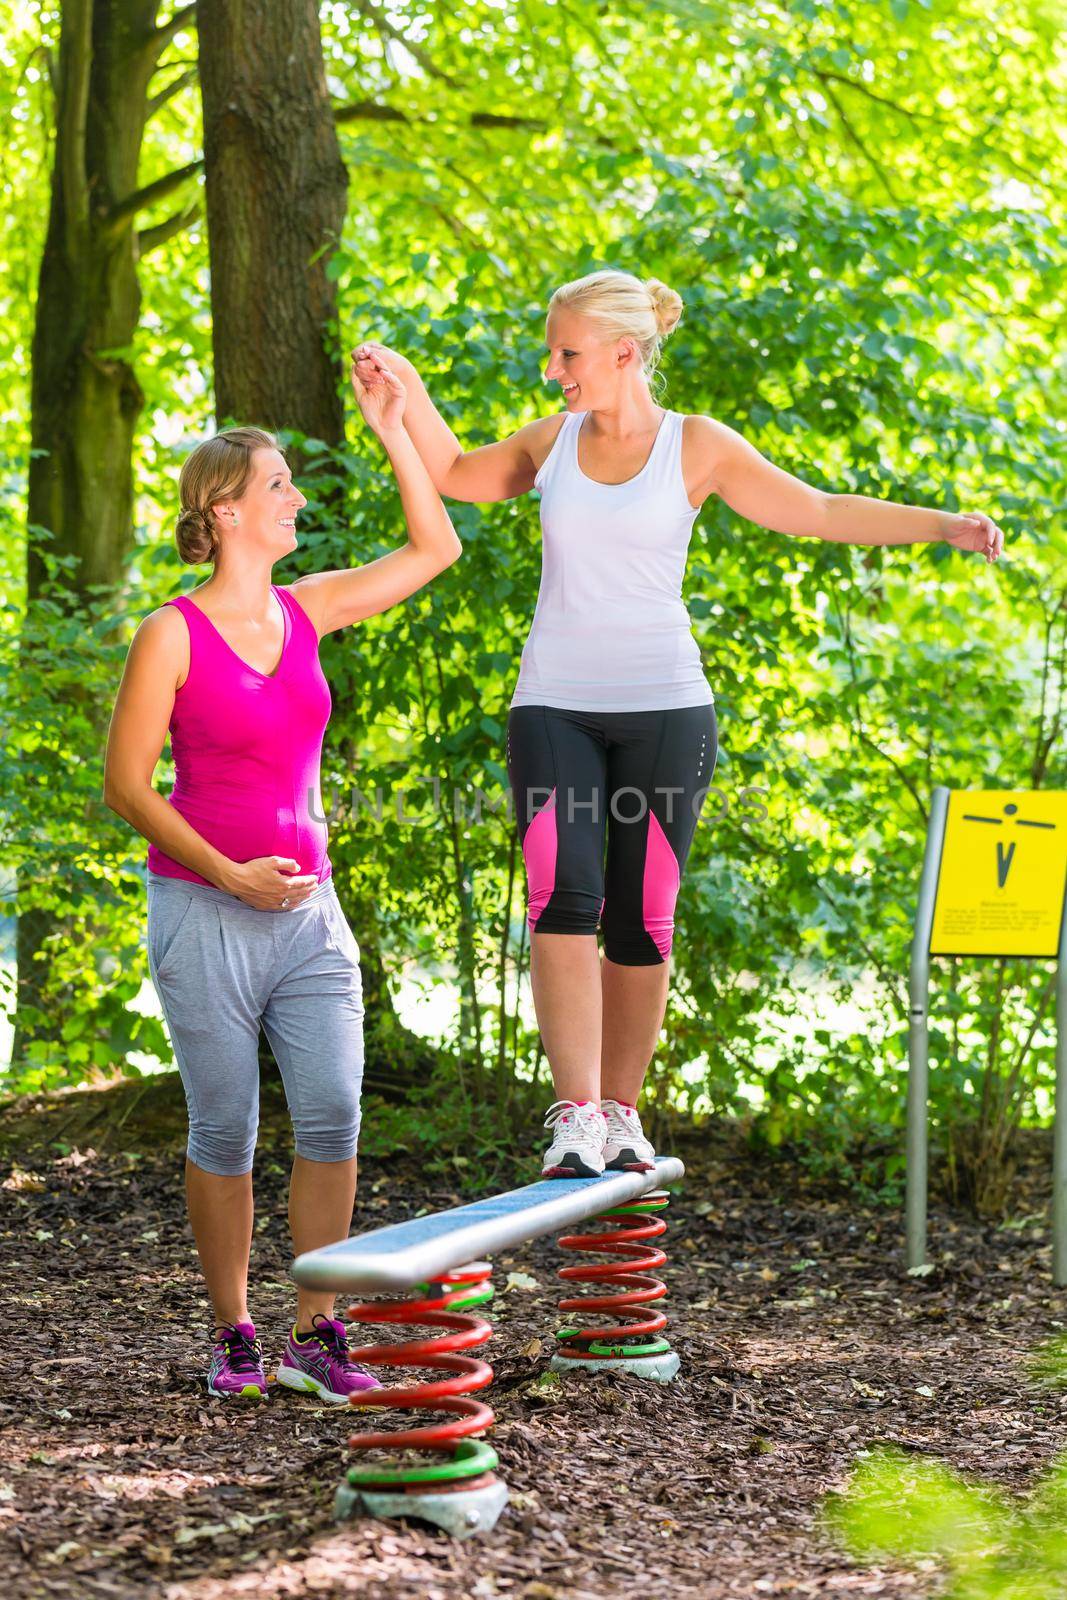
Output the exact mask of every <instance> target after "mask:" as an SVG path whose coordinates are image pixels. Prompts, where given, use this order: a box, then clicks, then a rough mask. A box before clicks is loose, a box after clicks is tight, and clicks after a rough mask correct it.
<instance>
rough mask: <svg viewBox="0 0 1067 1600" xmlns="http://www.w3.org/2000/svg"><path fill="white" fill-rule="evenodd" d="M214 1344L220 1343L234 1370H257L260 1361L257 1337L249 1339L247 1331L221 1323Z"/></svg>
mask: <svg viewBox="0 0 1067 1600" xmlns="http://www.w3.org/2000/svg"><path fill="white" fill-rule="evenodd" d="M215 1343H216V1344H221V1345H222V1346H223V1348H224V1349H225V1351H226V1357H227V1360H228V1361H229V1363H230V1366H231V1367H232V1368H233V1370H234V1372H257V1371H258V1370H259V1366H260V1363H261V1361H262V1359H263V1358H262V1355H261V1352H260V1348H259V1340H258V1339H250V1338H249V1337H248V1334H247V1333H242V1332H241V1331H240V1329H239V1328H235V1327H234V1326H233V1324H232V1323H229V1322H227V1323H223V1324H222V1326H221V1327H220V1328H219V1332H218V1336H217V1338H216V1340H215Z"/></svg>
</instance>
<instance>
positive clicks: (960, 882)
mask: <svg viewBox="0 0 1067 1600" xmlns="http://www.w3.org/2000/svg"><path fill="white" fill-rule="evenodd" d="M1065 891H1067V793H1064V792H1062V791H1051V790H1048V791H1047V790H1041V789H1023V790H1018V791H1011V792H1010V791H992V792H985V793H978V792H973V791H969V790H958V791H950V790H948V789H947V788H945V787H944V786H943V785H938V787H937V788H936V789H935V790H934V792H933V796H932V800H931V806H930V822H929V826H928V828H927V834H926V851H925V854H924V857H923V869H922V878H921V880H920V883H919V902H918V906H917V908H916V914H915V935H914V938H913V940H912V946H911V969H910V974H909V1006H910V1016H909V1025H908V1131H907V1195H906V1200H905V1228H906V1234H907V1261H908V1269H909V1271H910V1270H912V1269H914V1268H916V1267H921V1266H923V1265H924V1263H925V1261H926V1200H927V1187H928V1183H927V1139H928V1132H927V1101H928V1076H929V1032H928V1028H929V998H930V957H931V956H932V955H935V956H984V957H989V956H1023V957H1033V958H1035V959H1039V958H1044V959H1046V960H1047V959H1051V960H1054V961H1055V962H1056V963H1057V972H1056V1107H1055V1140H1054V1151H1053V1167H1052V1276H1053V1281H1054V1282H1055V1283H1056V1284H1057V1285H1059V1286H1062V1285H1064V1284H1067V914H1065Z"/></svg>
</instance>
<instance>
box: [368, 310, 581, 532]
mask: <svg viewBox="0 0 1067 1600" xmlns="http://www.w3.org/2000/svg"><path fill="white" fill-rule="evenodd" d="M355 362H356V372H357V373H358V374H360V376H361V377H362V376H367V377H369V376H370V374H371V373H372V372H373V371H374V370H375V368H376V367H377V366H379V365H380V364H383V363H384V364H386V365H387V366H389V367H392V369H393V370H394V371H395V372H397V373H399V375H400V377H401V379H402V380H403V383H404V387H405V388H406V389H407V392H408V402H407V409H406V411H405V413H404V424H405V427H406V428H407V431H408V434H409V435H410V438H411V442H412V444H413V445H414V446H415V448H416V450H417V451H418V452H419V455H420V456H421V457H422V459H423V461H424V462H425V464H426V470H427V472H428V473H429V474H430V477H431V478H432V479H433V484H434V488H435V489H436V490H437V492H438V494H443V495H447V496H448V498H449V499H450V500H472V501H477V502H479V503H480V504H482V505H488V504H489V503H490V502H492V501H495V500H515V499H517V498H518V496H519V495H521V494H526V493H527V492H528V491H529V490H530V489H532V488H533V482H534V476H535V474H536V472H537V468H538V466H539V465H540V462H541V460H542V459H543V457H544V456H545V454H547V448H548V445H549V444H550V442H551V438H552V436H553V433H554V431H555V429H556V428H557V427H558V425H559V424H558V419H557V418H555V417H539V418H538V419H537V421H536V422H528V423H527V424H526V426H525V427H522V428H519V429H517V430H516V432H515V433H512V434H509V435H508V437H507V438H506V439H501V440H500V441H499V443H497V444H486V445H482V446H480V447H479V448H478V449H477V450H464V449H463V446H462V445H461V444H460V442H459V440H458V439H457V438H456V436H455V434H454V433H453V432H452V429H451V428H450V427H449V426H448V423H447V422H446V421H445V419H444V417H443V416H442V415H441V413H440V412H439V411H438V409H437V407H436V406H435V405H434V403H433V401H432V400H431V399H430V396H429V394H428V393H427V390H426V385H425V384H424V383H423V381H422V379H421V378H420V377H419V374H418V373H417V372H416V370H415V368H414V367H413V366H412V364H411V362H410V361H409V360H408V359H407V357H406V356H402V355H400V354H399V353H398V352H397V351H396V350H390V349H388V348H387V347H386V346H385V345H383V344H376V343H375V342H374V341H373V340H367V341H366V342H365V343H363V344H361V345H358V346H357V347H356V350H355Z"/></svg>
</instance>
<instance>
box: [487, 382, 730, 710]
mask: <svg viewBox="0 0 1067 1600" xmlns="http://www.w3.org/2000/svg"><path fill="white" fill-rule="evenodd" d="M587 415H588V413H587V412H584V411H574V412H568V414H567V415H566V416H565V417H564V419H563V426H562V427H561V428H560V430H559V433H558V434H557V435H556V439H555V442H554V444H553V446H552V449H551V450H550V451H549V453H548V455H547V456H546V458H545V461H544V464H543V466H542V467H541V470H540V471H539V472H538V474H537V476H536V478H535V479H534V487H535V488H536V489H539V490H540V492H541V533H542V555H541V587H540V591H539V593H538V596H537V607H536V610H535V611H534V616H533V622H532V624H531V626H530V633H529V636H528V638H527V640H526V645H525V647H524V649H523V652H522V663H521V665H520V667H519V679H518V683H517V684H516V686H515V693H514V695H513V696H512V701H511V703H512V705H513V706H522V705H547V706H559V707H561V708H562V709H563V710H566V711H659V710H673V709H674V708H676V707H678V706H696V705H709V704H714V700H715V697H714V695H713V694H712V692H711V686H710V684H709V683H708V680H707V679H706V678H705V676H704V671H703V668H702V666H701V661H700V650H699V648H698V646H697V642H696V640H695V639H694V637H693V633H692V629H691V626H690V622H689V613H688V612H687V611H686V609H685V606H684V604H683V603H682V578H683V575H684V573H685V563H686V556H687V555H688V552H689V536H690V534H691V533H692V530H693V523H694V521H695V519H696V515H697V508H695V507H693V506H692V505H690V503H689V497H688V496H687V494H686V492H685V480H684V478H683V477H682V422H683V418H682V416H681V414H680V413H679V412H677V411H666V412H665V413H664V415H663V418H662V421H661V422H660V426H659V432H658V433H657V434H656V439H655V443H654V444H653V446H652V452H651V454H650V455H649V458H648V460H647V461H646V462H645V465H644V466H643V467H642V468H641V471H640V472H639V473H637V475H636V476H635V477H633V478H628V479H627V481H626V482H625V483H598V482H597V481H596V479H594V478H587V477H586V475H585V473H584V472H583V471H582V470H581V468H580V467H579V465H578V430H579V429H580V427H581V425H582V423H583V421H584V420H585V417H586V416H587Z"/></svg>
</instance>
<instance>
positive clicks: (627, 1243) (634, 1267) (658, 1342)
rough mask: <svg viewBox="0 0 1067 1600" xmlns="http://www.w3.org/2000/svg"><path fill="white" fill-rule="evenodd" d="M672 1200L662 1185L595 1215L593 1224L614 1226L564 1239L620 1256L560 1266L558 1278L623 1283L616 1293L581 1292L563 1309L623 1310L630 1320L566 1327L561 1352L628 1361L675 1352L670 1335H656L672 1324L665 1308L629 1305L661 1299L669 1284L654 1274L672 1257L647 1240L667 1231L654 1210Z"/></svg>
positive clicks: (570, 1246)
mask: <svg viewBox="0 0 1067 1600" xmlns="http://www.w3.org/2000/svg"><path fill="white" fill-rule="evenodd" d="M669 1200H670V1195H669V1194H667V1192H666V1191H665V1190H661V1189H657V1190H655V1191H653V1192H652V1193H649V1194H645V1195H641V1197H640V1198H639V1199H637V1200H630V1201H628V1202H626V1203H625V1204H624V1205H621V1206H614V1207H612V1209H611V1210H610V1211H604V1212H601V1214H600V1215H599V1216H597V1217H593V1218H592V1219H591V1221H592V1222H594V1223H601V1224H604V1223H607V1224H609V1225H610V1226H609V1231H607V1232H598V1233H568V1234H564V1235H563V1237H562V1238H561V1239H560V1240H559V1247H560V1249H561V1250H582V1251H589V1252H593V1253H596V1254H597V1255H610V1256H613V1257H615V1258H616V1259H615V1260H612V1261H599V1262H588V1263H586V1264H585V1265H583V1266H576V1267H561V1268H560V1269H559V1273H558V1276H559V1277H561V1278H564V1279H566V1280H567V1281H569V1282H580V1283H596V1284H608V1283H610V1284H616V1285H618V1292H616V1293H614V1294H585V1295H576V1296H572V1297H571V1298H569V1299H566V1300H561V1301H560V1302H559V1309H560V1310H561V1311H568V1312H573V1311H580V1312H583V1313H588V1312H591V1311H610V1312H615V1313H616V1315H618V1314H619V1313H622V1315H624V1316H625V1317H626V1318H627V1319H628V1320H626V1321H625V1322H622V1321H618V1320H616V1321H614V1322H607V1323H599V1324H598V1325H597V1326H596V1327H591V1328H590V1327H584V1328H561V1329H560V1330H559V1331H558V1332H557V1334H556V1338H557V1339H558V1340H559V1341H560V1343H561V1345H562V1349H561V1350H560V1352H559V1353H560V1355H561V1356H563V1357H565V1358H566V1359H567V1360H569V1361H600V1362H603V1361H612V1360H618V1361H623V1360H627V1359H629V1360H633V1359H634V1358H635V1357H640V1356H655V1355H662V1354H664V1353H665V1352H667V1351H669V1350H670V1345H669V1344H668V1343H667V1341H666V1339H660V1338H658V1337H657V1335H658V1334H660V1333H661V1332H662V1330H663V1329H664V1328H665V1327H666V1326H667V1318H666V1317H665V1316H664V1314H663V1312H662V1311H651V1312H646V1313H644V1314H642V1313H641V1312H638V1311H631V1310H630V1307H637V1306H641V1305H646V1304H647V1303H648V1302H649V1301H651V1300H660V1299H662V1297H663V1296H664V1295H665V1294H666V1293H667V1286H666V1284H665V1283H663V1282H661V1281H660V1279H659V1278H654V1277H650V1276H649V1274H650V1273H651V1272H653V1271H654V1270H655V1269H656V1268H658V1267H662V1266H663V1265H664V1263H665V1262H666V1260H667V1257H666V1256H665V1255H664V1253H663V1251H662V1250H660V1249H658V1248H657V1247H656V1246H655V1245H650V1244H648V1243H647V1242H646V1241H647V1240H650V1239H658V1238H659V1237H660V1235H661V1234H663V1233H666V1231H667V1224H666V1222H665V1221H664V1219H663V1218H662V1217H658V1216H655V1215H653V1213H655V1212H657V1211H661V1210H663V1208H664V1207H665V1206H666V1205H667V1204H668V1202H669ZM619 1257H621V1258H622V1259H621V1261H620V1260H619V1259H618V1258H619Z"/></svg>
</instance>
